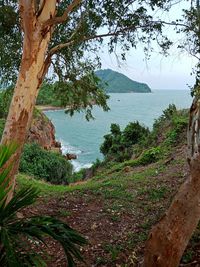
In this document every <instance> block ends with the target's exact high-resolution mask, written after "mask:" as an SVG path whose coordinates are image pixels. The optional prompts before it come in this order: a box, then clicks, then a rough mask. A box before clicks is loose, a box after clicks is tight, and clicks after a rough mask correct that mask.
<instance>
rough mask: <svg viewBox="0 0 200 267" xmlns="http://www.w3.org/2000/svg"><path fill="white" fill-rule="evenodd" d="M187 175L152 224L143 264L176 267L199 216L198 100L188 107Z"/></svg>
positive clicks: (199, 147) (199, 133) (156, 266)
mask: <svg viewBox="0 0 200 267" xmlns="http://www.w3.org/2000/svg"><path fill="white" fill-rule="evenodd" d="M188 161H189V165H190V178H188V179H187V180H186V181H185V182H184V183H183V185H182V186H181V187H180V189H179V191H178V193H177V195H176V196H175V198H174V200H173V202H172V204H171V206H170V208H169V210H168V211H167V212H166V214H165V215H164V216H163V217H162V218H161V220H160V221H159V222H158V224H157V225H156V226H154V227H153V229H152V231H151V233H150V236H149V239H148V241H147V243H146V251H145V257H144V263H143V266H144V267H177V266H179V263H180V260H181V257H182V255H183V252H184V250H185V248H186V246H187V244H188V242H189V240H190V238H191V236H192V233H193V231H194V230H195V229H196V227H197V225H198V222H199V219H200V102H199V100H198V98H197V97H196V98H195V99H194V101H193V104H192V106H191V108H190V121H189V127H188Z"/></svg>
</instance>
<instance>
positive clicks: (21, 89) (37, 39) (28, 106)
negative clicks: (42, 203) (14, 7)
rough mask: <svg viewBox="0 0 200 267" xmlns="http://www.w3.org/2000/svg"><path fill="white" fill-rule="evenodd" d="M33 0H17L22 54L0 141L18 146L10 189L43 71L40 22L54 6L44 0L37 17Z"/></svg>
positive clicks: (45, 35)
mask: <svg viewBox="0 0 200 267" xmlns="http://www.w3.org/2000/svg"><path fill="white" fill-rule="evenodd" d="M33 2H34V1H24V0H21V6H20V15H21V19H22V27H23V31H24V41H23V55H22V60H21V66H20V70H19V75H18V80H17V83H16V86H15V90H14V95H13V98H12V102H11V105H10V109H9V114H8V118H7V120H6V125H5V129H4V133H3V136H2V140H1V143H2V144H8V143H10V142H15V143H16V144H17V145H18V148H17V151H16V153H15V161H14V164H13V166H12V170H11V173H10V185H11V186H12V188H13V190H14V185H15V174H16V173H17V170H18V166H19V159H20V155H21V152H22V148H23V145H24V143H25V140H26V134H27V131H28V129H29V127H30V123H31V120H32V113H33V109H34V106H35V102H36V98H37V95H38V91H39V87H40V85H41V83H42V81H43V78H44V74H45V72H46V65H45V63H44V62H45V57H46V52H47V48H48V44H49V41H50V38H51V27H49V26H48V27H46V28H44V27H43V25H44V22H45V21H47V20H48V19H49V18H51V16H52V14H54V13H55V8H56V3H55V2H56V0H48V1H47V2H48V4H46V6H44V7H43V10H42V13H41V14H40V16H39V17H38V16H37V15H36V10H35V7H34V5H33ZM13 190H10V193H9V195H8V198H7V201H10V199H11V198H12V195H13Z"/></svg>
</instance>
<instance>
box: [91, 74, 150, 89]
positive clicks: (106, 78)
mask: <svg viewBox="0 0 200 267" xmlns="http://www.w3.org/2000/svg"><path fill="white" fill-rule="evenodd" d="M96 75H97V76H98V77H99V78H100V79H101V80H102V81H103V85H104V87H105V90H106V92H107V93H151V89H150V88H149V86H148V85H147V84H145V83H139V82H136V81H133V80H131V79H129V78H128V77H127V76H125V75H124V74H121V73H119V72H116V71H113V70H111V69H106V70H98V71H96Z"/></svg>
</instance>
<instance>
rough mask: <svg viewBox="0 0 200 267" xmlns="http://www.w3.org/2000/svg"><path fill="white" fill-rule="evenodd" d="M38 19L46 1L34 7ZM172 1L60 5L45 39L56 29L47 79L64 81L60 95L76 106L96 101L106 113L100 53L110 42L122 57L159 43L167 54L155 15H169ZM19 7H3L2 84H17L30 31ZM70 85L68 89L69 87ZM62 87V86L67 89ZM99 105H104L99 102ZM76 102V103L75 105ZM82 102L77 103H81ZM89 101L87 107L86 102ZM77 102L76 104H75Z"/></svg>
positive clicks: (11, 0)
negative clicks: (99, 76)
mask: <svg viewBox="0 0 200 267" xmlns="http://www.w3.org/2000/svg"><path fill="white" fill-rule="evenodd" d="M31 2H32V4H34V5H35V7H34V10H35V14H36V17H39V16H40V15H41V12H42V8H43V6H42V3H43V1H36V0H35V1H33V0H32V1H31ZM172 3H173V1H168V0H164V1H160V0H151V1H123V0H117V1H109V0H104V1H97V0H83V1H80V0H74V1H69V0H64V1H57V7H56V9H57V11H56V16H52V19H49V20H48V21H46V22H45V23H44V27H43V34H44V35H45V30H47V28H48V26H51V25H54V26H53V30H52V37H51V41H50V43H49V48H48V51H47V53H46V56H45V61H46V62H45V63H46V69H45V73H44V76H45V75H46V72H47V71H48V69H49V71H48V75H47V77H48V79H51V80H54V81H55V80H59V83H60V84H59V88H62V89H61V91H62V92H61V93H63V91H65V92H66V91H67V95H68V97H70V96H71V97H70V100H71V101H72V104H74V107H75V106H80V105H81V104H80V103H79V102H80V99H82V101H83V106H84V107H85V106H86V103H89V101H86V99H87V100H88V96H90V97H89V98H94V96H97V97H96V99H95V100H96V102H97V104H100V105H102V106H103V108H104V109H107V106H106V98H105V96H104V95H103V94H102V92H101V91H100V90H99V86H98V81H97V79H96V78H95V75H94V70H95V69H96V68H99V67H100V58H99V55H98V50H99V49H101V46H102V42H103V39H106V43H107V44H108V49H109V52H111V53H115V52H116V49H117V46H119V47H120V54H121V55H120V56H121V57H122V59H125V54H126V51H128V50H129V49H131V47H134V48H136V46H137V45H138V43H139V42H141V43H142V44H144V50H145V52H147V51H150V50H151V49H152V46H151V42H152V40H155V41H156V42H158V43H159V45H160V47H161V48H162V50H163V51H164V52H165V51H166V50H167V48H168V47H169V45H170V44H171V43H170V41H169V40H168V39H167V38H166V37H165V36H163V34H162V25H163V23H162V21H161V20H160V19H155V17H154V16H153V15H152V14H153V11H154V10H155V9H160V8H161V9H165V10H168V9H169V8H170V6H171V4H172ZM20 6H21V5H20V1H19V4H18V1H16V0H7V1H6V0H2V1H1V2H0V47H1V49H0V59H1V60H0V79H1V83H3V84H5V85H6V84H10V83H12V82H15V81H16V77H17V75H18V71H19V67H20V61H21V56H22V52H23V42H22V40H23V36H24V34H25V29H24V26H23V21H22V19H21V15H20ZM66 82H68V86H64V84H65V85H66ZM62 85H63V86H62ZM98 99H100V101H98ZM75 100H76V101H75ZM77 101H78V103H77ZM84 101H85V102H84ZM75 102H76V103H75Z"/></svg>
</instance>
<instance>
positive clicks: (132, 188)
mask: <svg viewBox="0 0 200 267" xmlns="http://www.w3.org/2000/svg"><path fill="white" fill-rule="evenodd" d="M187 176H188V168H187V164H186V162H185V160H184V152H183V148H182V147H180V148H177V151H176V153H175V154H174V159H173V160H172V161H170V159H169V162H167V161H165V162H164V161H162V162H158V163H154V164H151V165H149V166H146V167H137V168H129V169H127V168H124V169H122V170H121V171H118V172H113V173H112V174H107V173H106V172H104V173H101V174H99V175H97V176H96V177H94V178H93V179H92V180H89V181H88V182H83V183H79V184H77V185H73V186H70V187H66V186H52V185H48V184H46V183H44V182H39V181H36V180H34V179H31V178H30V177H29V178H27V177H25V176H24V175H19V176H18V183H19V185H20V186H22V185H25V184H26V185H35V186H37V187H38V188H39V189H40V190H41V198H40V200H39V204H38V205H37V206H35V207H33V210H32V212H33V213H36V214H38V213H42V214H44V213H45V214H51V215H54V216H58V217H60V218H61V219H63V220H66V221H67V222H69V223H70V224H71V225H72V226H73V227H75V228H76V229H78V230H79V231H80V232H81V233H82V234H83V235H85V236H87V237H88V238H89V241H90V245H88V246H87V247H86V248H85V249H84V257H85V259H86V261H87V263H88V265H89V266H92V264H96V265H95V266H116V264H117V263H118V264H120V266H133V265H131V262H132V261H135V263H137V262H138V261H140V259H141V255H142V252H143V246H144V241H145V240H146V238H147V235H148V232H149V230H150V228H151V227H152V225H153V224H155V222H157V221H158V220H159V218H160V217H161V216H162V214H163V213H164V211H165V210H166V208H167V207H168V206H169V204H170V202H171V199H172V197H173V196H174V194H175V192H176V191H177V188H178V187H179V186H180V184H181V183H182V182H183V181H184V179H185V178H186V177H187ZM195 240H196V241H199V238H198V236H197V235H196V236H195ZM196 241H195V245H196V244H197V243H198V242H196ZM53 248H54V249H55V245H54V246H53ZM57 249H58V248H56V250H57ZM51 250H52V247H51ZM58 250H59V249H58ZM59 251H60V250H59ZM194 253H195V252H194V251H193V250H191V248H190V249H189V250H188V252H186V254H185V256H184V258H183V261H185V262H189V261H190V260H192V256H193V254H194ZM60 255H62V252H61V251H60V252H59V253H58V254H57V257H55V259H54V261H52V263H51V265H48V266H65V265H64V260H61V262H60V263H59V264H61V265H59V264H58V263H57V261H58V260H59V258H60ZM80 266H81V265H80Z"/></svg>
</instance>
